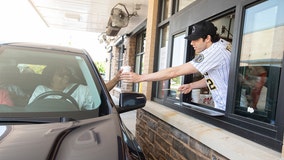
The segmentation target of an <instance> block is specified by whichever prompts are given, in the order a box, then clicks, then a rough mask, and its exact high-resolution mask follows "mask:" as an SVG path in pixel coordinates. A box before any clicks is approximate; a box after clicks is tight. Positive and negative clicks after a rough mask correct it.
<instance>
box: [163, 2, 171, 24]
mask: <svg viewBox="0 0 284 160" xmlns="http://www.w3.org/2000/svg"><path fill="white" fill-rule="evenodd" d="M163 3H164V5H163V9H162V10H163V14H162V21H163V20H165V19H167V18H169V17H170V16H171V8H172V7H171V3H172V1H171V0H164V1H163Z"/></svg>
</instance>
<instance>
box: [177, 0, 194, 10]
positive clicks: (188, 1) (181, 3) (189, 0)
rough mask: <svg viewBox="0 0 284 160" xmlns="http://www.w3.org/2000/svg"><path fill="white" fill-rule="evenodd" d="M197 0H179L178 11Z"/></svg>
mask: <svg viewBox="0 0 284 160" xmlns="http://www.w3.org/2000/svg"><path fill="white" fill-rule="evenodd" d="M194 1H195V0H179V4H178V11H180V10H182V9H183V8H185V7H186V6H188V5H190V4H191V3H193V2H194Z"/></svg>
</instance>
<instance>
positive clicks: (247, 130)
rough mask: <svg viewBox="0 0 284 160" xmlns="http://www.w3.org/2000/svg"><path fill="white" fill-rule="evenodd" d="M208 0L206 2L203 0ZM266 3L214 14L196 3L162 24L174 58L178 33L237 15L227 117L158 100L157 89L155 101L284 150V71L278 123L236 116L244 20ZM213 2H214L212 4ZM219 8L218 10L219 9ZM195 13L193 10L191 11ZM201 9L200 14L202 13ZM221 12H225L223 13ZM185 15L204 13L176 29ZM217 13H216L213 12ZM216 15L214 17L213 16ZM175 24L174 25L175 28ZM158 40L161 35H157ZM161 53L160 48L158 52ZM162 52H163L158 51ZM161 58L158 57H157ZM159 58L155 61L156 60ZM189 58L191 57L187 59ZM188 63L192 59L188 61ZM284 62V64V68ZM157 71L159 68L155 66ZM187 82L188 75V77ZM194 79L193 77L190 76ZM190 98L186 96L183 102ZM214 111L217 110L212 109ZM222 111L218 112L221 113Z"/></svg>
mask: <svg viewBox="0 0 284 160" xmlns="http://www.w3.org/2000/svg"><path fill="white" fill-rule="evenodd" d="M199 1H200V2H201V1H204V0H199ZM221 1H222V0H220V1H219V2H214V3H221ZM262 2H264V0H261V1H258V0H245V1H242V2H239V1H237V0H236V1H232V2H230V3H228V4H226V5H224V6H222V8H221V7H220V8H218V7H219V6H218V5H216V8H212V11H204V10H200V7H201V6H202V5H199V4H202V3H198V2H196V3H194V4H193V5H195V7H194V6H192V5H190V6H187V7H186V9H183V10H181V11H180V12H178V13H177V14H174V15H173V16H171V17H169V18H168V19H167V20H165V21H162V22H160V23H159V24H158V26H159V27H161V26H162V25H163V24H165V23H169V24H170V35H169V37H170V38H169V42H168V56H171V55H170V54H171V53H172V47H173V46H172V45H171V44H172V43H173V38H172V37H173V36H174V35H175V34H176V33H177V30H179V31H181V30H185V31H186V32H187V33H189V27H187V28H185V27H186V26H191V25H192V24H195V23H197V22H198V21H202V20H214V19H216V18H218V17H220V16H221V15H224V14H225V13H228V12H234V14H235V21H234V29H233V31H232V33H233V34H234V35H235V36H234V37H233V43H232V53H235V54H232V56H231V66H230V75H229V82H230V83H229V85H228V91H227V93H228V98H227V105H226V108H227V109H226V110H225V111H224V116H208V115H206V114H204V113H200V112H199V111H196V110H194V109H191V108H190V107H180V105H177V104H176V102H177V101H176V100H173V99H170V98H168V97H167V96H165V97H164V99H162V100H161V99H157V98H155V95H156V94H157V93H155V91H156V90H153V92H154V93H153V94H152V97H153V98H152V99H153V100H154V101H156V102H157V103H160V104H163V105H165V106H167V107H169V108H172V109H174V110H177V111H180V112H182V113H185V114H187V115H190V116H193V117H195V118H197V119H200V120H202V121H205V122H207V123H210V124H213V125H216V126H218V127H220V128H223V129H225V130H227V131H230V132H232V133H235V134H237V135H239V136H242V137H244V138H247V139H249V140H252V141H254V142H256V143H259V144H261V145H264V146H266V147H269V148H272V149H273V150H276V151H281V149H282V145H283V131H284V125H283V124H284V118H281V116H280V115H281V114H284V108H283V107H281V106H283V105H284V100H282V99H281V98H280V95H282V94H284V90H283V89H284V83H283V82H282V81H283V79H284V73H283V72H284V71H283V70H281V73H280V84H279V93H278V102H277V111H276V120H275V124H273V125H272V124H268V123H264V122H261V121H257V120H254V119H249V118H247V117H244V116H240V115H236V114H234V106H235V99H236V92H235V90H236V87H237V76H236V75H238V68H239V63H240V54H241V53H240V52H241V51H240V50H241V38H238V37H242V30H243V25H244V17H245V11H246V9H247V8H249V7H250V6H254V5H257V4H259V3H262ZM208 3H213V2H208ZM217 6H218V7H217ZM189 10H193V11H189ZM199 10H200V11H199ZM220 11H221V12H220ZM185 12H190V13H192V12H201V14H195V15H199V17H196V16H195V15H194V16H192V19H188V17H187V19H188V21H186V22H180V24H179V26H175V23H176V22H177V21H178V20H179V21H185V18H183V17H182V16H181V18H179V16H180V15H182V14H179V13H185ZM212 12H213V13H212ZM212 15H214V16H212ZM171 24H172V25H171ZM157 37H158V36H157ZM157 42H158V43H160V42H159V39H157ZM186 48H187V50H188V49H189V48H190V46H187V47H186ZM157 51H158V49H157ZM156 53H159V52H156ZM155 56H156V57H158V55H155ZM156 57H155V58H156ZM186 57H189V56H186ZM186 61H188V59H186ZM167 64H168V67H169V66H170V60H169V59H168V62H167ZM283 66H284V62H283V61H282V66H281V68H283ZM154 67H156V69H157V65H156V66H154ZM184 79H185V80H187V78H186V76H185V78H184ZM189 79H190V77H189ZM186 98H188V97H186V96H183V100H184V99H186ZM212 110H213V111H214V109H212ZM217 111H218V110H217Z"/></svg>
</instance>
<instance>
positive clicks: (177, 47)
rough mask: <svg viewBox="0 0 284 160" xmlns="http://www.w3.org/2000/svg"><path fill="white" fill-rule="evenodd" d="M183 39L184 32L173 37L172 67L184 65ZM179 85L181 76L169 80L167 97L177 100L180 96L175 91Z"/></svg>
mask: <svg viewBox="0 0 284 160" xmlns="http://www.w3.org/2000/svg"><path fill="white" fill-rule="evenodd" d="M184 37H185V32H183V33H180V34H178V35H175V36H174V41H173V51H172V59H171V64H172V65H171V66H172V67H174V66H178V65H181V64H183V63H184V51H185V42H186V41H185V40H184ZM181 85H182V76H179V77H176V78H173V79H171V80H170V91H169V92H168V96H170V97H175V98H176V99H179V98H180V95H179V92H177V89H178V87H179V86H181Z"/></svg>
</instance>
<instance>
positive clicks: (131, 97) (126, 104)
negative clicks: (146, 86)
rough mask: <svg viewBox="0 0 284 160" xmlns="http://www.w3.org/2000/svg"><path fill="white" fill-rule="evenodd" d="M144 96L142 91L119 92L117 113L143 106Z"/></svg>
mask: <svg viewBox="0 0 284 160" xmlns="http://www.w3.org/2000/svg"><path fill="white" fill-rule="evenodd" d="M146 101H147V99H146V96H145V95H144V94H142V93H133V92H129V93H120V96H119V108H118V109H117V110H118V112H119V113H124V112H128V111H132V110H135V109H139V108H143V107H144V106H145V104H146Z"/></svg>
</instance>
